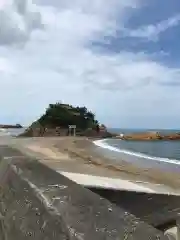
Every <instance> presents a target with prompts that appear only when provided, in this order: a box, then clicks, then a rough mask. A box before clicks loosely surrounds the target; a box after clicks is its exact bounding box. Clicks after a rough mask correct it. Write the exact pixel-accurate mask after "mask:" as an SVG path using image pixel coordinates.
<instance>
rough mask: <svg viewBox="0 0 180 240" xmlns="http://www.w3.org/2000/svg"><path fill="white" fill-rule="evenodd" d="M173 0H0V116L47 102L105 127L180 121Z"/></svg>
mask: <svg viewBox="0 0 180 240" xmlns="http://www.w3.org/2000/svg"><path fill="white" fill-rule="evenodd" d="M179 38H180V1H179V0H166V1H165V0H158V1H157V0H121V1H119V0H106V1H104V0H91V1H89V0H32V1H30V0H29V1H28V0H0V84H1V85H0V90H1V92H0V110H1V112H0V123H21V124H23V125H28V124H30V123H31V122H32V121H34V120H36V119H37V118H38V117H39V116H41V115H42V114H43V113H44V111H45V109H46V108H47V107H48V105H49V103H55V102H58V101H61V102H64V103H69V104H72V105H80V106H82V105H85V106H86V107H87V108H88V109H90V110H92V111H93V112H94V113H95V114H96V117H97V119H98V120H99V121H100V122H102V123H104V124H105V125H107V126H108V127H121V128H180V104H179V103H180V47H179Z"/></svg>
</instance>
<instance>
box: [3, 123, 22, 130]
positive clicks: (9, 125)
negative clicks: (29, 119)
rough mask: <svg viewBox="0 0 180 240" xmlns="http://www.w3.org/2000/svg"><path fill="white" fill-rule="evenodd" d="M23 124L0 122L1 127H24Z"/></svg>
mask: <svg viewBox="0 0 180 240" xmlns="http://www.w3.org/2000/svg"><path fill="white" fill-rule="evenodd" d="M22 127H23V126H22V125H21V124H15V125H11V124H0V128H3V129H7V128H22Z"/></svg>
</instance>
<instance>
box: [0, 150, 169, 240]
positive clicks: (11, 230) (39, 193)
mask: <svg viewBox="0 0 180 240" xmlns="http://www.w3.org/2000/svg"><path fill="white" fill-rule="evenodd" d="M1 148H2V147H1ZM8 149H9V151H8ZM11 151H12V149H10V148H8V147H6V151H4V154H3V156H2V157H1V162H0V165H1V170H0V180H1V182H0V188H1V191H0V240H1V239H5V240H14V239H18V240H23V239H24V240H25V239H26V240H27V239H35V240H52V239H57V240H60V239H62V240H63V239H66V240H76V239H77V240H92V239H94V240H96V239H97V240H101V239H106V240H113V239H114V240H115V239H116V240H117V239H120V240H121V239H122V240H124V239H126V240H130V239H133V240H141V239H142V240H145V239H152V240H155V239H159V240H165V239H166V240H167V239H168V238H167V237H166V236H164V235H163V233H162V232H161V231H159V230H157V229H155V228H154V227H152V226H150V225H148V224H146V223H145V222H143V221H140V220H139V219H138V218H136V217H135V216H134V215H132V214H130V213H128V212H127V211H126V210H124V209H123V208H121V207H117V206H116V204H113V203H111V202H109V201H108V200H106V199H105V198H103V197H101V196H99V195H98V194H95V193H93V192H92V191H90V190H88V189H85V188H83V187H82V186H80V185H78V184H76V183H75V182H73V181H71V180H69V179H68V178H66V177H65V176H63V175H61V174H59V173H57V172H55V171H54V170H52V169H50V168H48V167H47V166H45V165H43V164H41V163H39V162H38V161H36V160H34V159H30V158H28V157H26V156H22V155H18V153H16V154H15V153H14V156H12V157H11V156H10V153H11Z"/></svg>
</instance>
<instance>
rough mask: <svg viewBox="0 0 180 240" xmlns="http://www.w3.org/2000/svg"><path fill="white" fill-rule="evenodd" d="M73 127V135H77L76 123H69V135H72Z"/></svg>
mask: <svg viewBox="0 0 180 240" xmlns="http://www.w3.org/2000/svg"><path fill="white" fill-rule="evenodd" d="M71 129H73V136H76V125H69V136H72V131H71Z"/></svg>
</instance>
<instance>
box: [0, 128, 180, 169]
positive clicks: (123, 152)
mask: <svg viewBox="0 0 180 240" xmlns="http://www.w3.org/2000/svg"><path fill="white" fill-rule="evenodd" d="M25 129H26V128H21V129H0V137H4V136H14V137H15V136H18V135H19V134H21V133H23V132H24V130H25ZM108 131H110V132H113V133H117V134H120V133H123V134H130V133H135V132H146V131H158V132H160V133H162V134H168V133H173V132H180V130H179V129H173V130H163V129H162V130H159V129H121V128H111V129H108ZM94 144H95V145H96V146H97V147H98V151H99V152H100V153H101V154H103V155H106V156H108V157H109V158H110V159H112V161H114V163H117V164H118V162H119V161H120V160H124V161H127V162H129V163H135V164H138V165H139V166H142V167H157V168H159V167H160V168H164V169H165V170H166V169H169V168H173V169H178V171H180V141H124V140H119V139H103V140H97V141H94Z"/></svg>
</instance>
